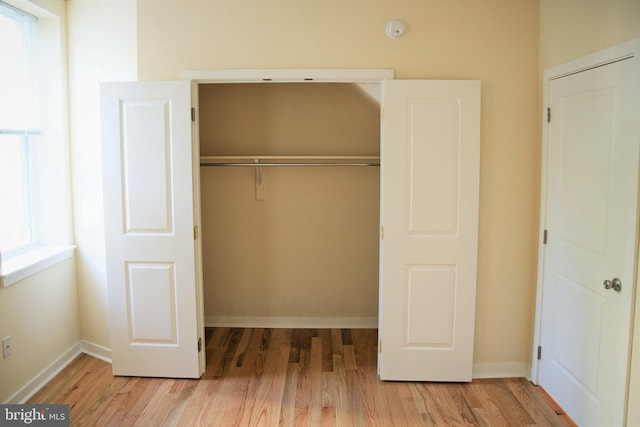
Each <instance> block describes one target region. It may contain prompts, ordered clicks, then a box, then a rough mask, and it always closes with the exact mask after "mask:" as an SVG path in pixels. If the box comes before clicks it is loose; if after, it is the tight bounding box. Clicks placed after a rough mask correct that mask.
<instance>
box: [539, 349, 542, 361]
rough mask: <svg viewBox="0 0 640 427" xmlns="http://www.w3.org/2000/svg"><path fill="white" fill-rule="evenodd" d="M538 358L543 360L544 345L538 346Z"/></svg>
mask: <svg viewBox="0 0 640 427" xmlns="http://www.w3.org/2000/svg"><path fill="white" fill-rule="evenodd" d="M538 360H542V346H538Z"/></svg>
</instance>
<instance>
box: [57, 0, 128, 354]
mask: <svg viewBox="0 0 640 427" xmlns="http://www.w3.org/2000/svg"><path fill="white" fill-rule="evenodd" d="M67 4H68V6H67V9H68V17H69V93H70V95H69V98H70V104H71V105H70V121H71V154H72V159H73V163H72V173H73V177H74V180H73V203H74V229H75V241H76V244H77V245H78V250H77V263H78V286H79V302H80V319H81V326H82V339H83V340H86V341H89V342H92V343H94V344H98V345H101V346H104V347H107V348H110V347H111V340H110V337H109V324H108V315H107V314H108V304H107V279H106V266H105V254H104V220H103V205H102V154H101V145H100V82H102V81H122V80H125V81H135V80H136V79H137V73H136V22H135V18H136V3H135V0H118V1H114V0H70V1H68V2H67Z"/></svg>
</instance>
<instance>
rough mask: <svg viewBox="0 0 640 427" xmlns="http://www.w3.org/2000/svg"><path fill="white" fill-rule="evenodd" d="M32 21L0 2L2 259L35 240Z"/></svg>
mask: <svg viewBox="0 0 640 427" xmlns="http://www.w3.org/2000/svg"><path fill="white" fill-rule="evenodd" d="M36 24H37V20H36V18H35V17H34V16H31V15H29V14H27V13H25V12H22V11H20V10H18V9H16V8H14V7H12V6H10V5H8V4H6V3H3V2H0V40H2V43H1V44H0V58H2V67H0V94H2V95H1V96H0V200H1V203H0V251H1V252H2V255H3V257H5V258H7V257H10V256H11V255H13V254H16V253H20V252H24V251H26V250H28V249H31V248H33V247H35V246H36V245H37V243H38V226H37V225H38V221H37V211H36V204H37V199H38V194H37V182H38V178H37V175H36V173H37V169H36V167H35V164H36V153H37V144H38V138H39V134H40V130H39V116H40V114H39V108H38V97H37V93H38V90H37V79H36V58H37V52H36V41H37V39H36V29H37V25H36Z"/></svg>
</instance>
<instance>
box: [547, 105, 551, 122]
mask: <svg viewBox="0 0 640 427" xmlns="http://www.w3.org/2000/svg"><path fill="white" fill-rule="evenodd" d="M547 123H551V108H547Z"/></svg>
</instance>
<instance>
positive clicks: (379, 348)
mask: <svg viewBox="0 0 640 427" xmlns="http://www.w3.org/2000/svg"><path fill="white" fill-rule="evenodd" d="M378 353H380V354H382V340H380V341H378Z"/></svg>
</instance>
